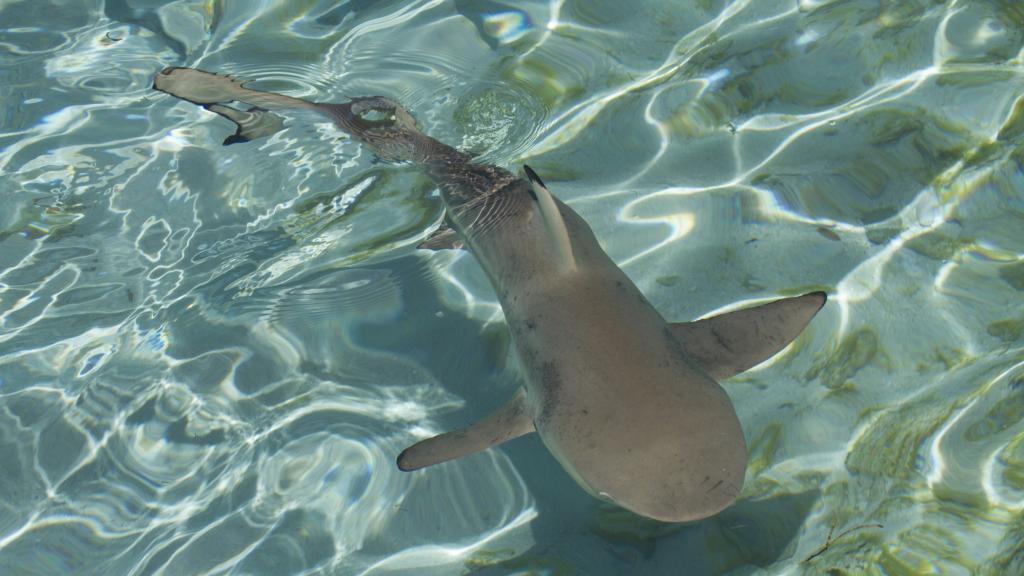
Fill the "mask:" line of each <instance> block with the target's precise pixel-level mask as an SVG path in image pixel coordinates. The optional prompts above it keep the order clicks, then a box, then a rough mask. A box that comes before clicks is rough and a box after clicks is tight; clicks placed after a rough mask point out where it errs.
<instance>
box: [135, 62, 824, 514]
mask: <svg viewBox="0 0 1024 576" xmlns="http://www.w3.org/2000/svg"><path fill="white" fill-rule="evenodd" d="M154 88H155V89H156V90H159V91H162V92H165V93H167V94H170V95H172V96H174V97H176V98H179V99H182V100H186V101H189V102H192V103H194V104H196V105H198V106H203V107H205V108H206V109H208V110H210V111H211V112H214V113H216V114H219V115H220V116H223V117H224V118H227V119H229V120H231V121H232V122H234V123H235V125H236V131H235V134H233V135H231V136H229V137H228V138H227V139H226V140H225V142H224V144H235V143H239V142H247V141H250V140H253V139H256V138H260V137H263V136H268V135H270V134H273V133H275V132H277V131H279V130H281V129H283V127H284V121H283V118H282V117H281V116H280V115H278V112H282V111H288V110H308V111H312V112H315V113H317V114H319V115H320V116H321V117H323V118H325V119H327V120H328V121H331V122H333V123H334V125H335V126H336V127H337V128H338V129H340V130H341V131H343V132H345V133H347V134H348V135H350V136H351V137H352V138H353V139H355V140H356V141H358V142H360V143H361V144H362V145H364V146H367V147H368V148H369V149H370V150H371V151H372V152H373V153H374V154H375V155H376V156H377V157H379V158H381V159H383V160H386V161H395V162H406V163H413V164H415V165H416V166H418V167H419V168H420V169H421V170H422V171H423V172H424V173H425V174H426V175H427V176H429V177H430V178H431V179H432V181H433V182H434V184H435V185H436V186H437V188H438V190H439V191H440V195H441V198H442V200H443V202H444V206H445V220H444V223H443V224H442V225H441V227H440V228H438V229H437V230H436V231H434V233H433V234H432V235H431V236H430V237H429V238H428V239H427V240H426V241H425V242H424V243H423V244H421V247H424V248H431V249H440V248H452V247H458V246H462V247H465V248H467V249H468V250H469V251H470V252H471V253H472V254H473V255H474V256H475V258H476V260H477V261H478V262H479V264H480V266H481V267H482V268H483V270H484V272H485V273H486V275H487V277H488V279H489V281H490V283H491V284H492V286H493V288H494V290H495V293H496V295H497V298H498V301H499V303H500V305H501V308H502V310H503V312H504V316H505V320H506V322H507V325H508V330H509V332H510V334H511V340H512V342H513V348H514V351H515V354H516V356H517V358H518V362H519V369H520V371H521V374H522V385H521V386H520V387H519V388H518V390H517V391H516V392H515V393H514V394H513V395H512V397H511V398H510V399H509V400H508V401H507V402H506V403H505V404H504V405H503V406H502V407H500V408H499V409H497V410H496V411H495V412H493V413H492V414H490V415H488V416H486V417H484V418H482V419H481V420H479V421H477V422H475V423H473V424H470V425H468V426H466V427H465V428H462V429H459V430H453V431H450V432H446V433H443V434H440V435H437V436H434V437H432V438H427V439H424V440H422V441H420V442H418V443H416V444H414V445H412V446H410V447H408V448H406V449H405V450H403V451H402V452H401V453H400V454H399V455H398V456H397V466H398V468H399V469H401V470H403V471H412V470H418V469H421V468H425V467H428V466H432V465H436V464H439V463H442V462H447V461H450V460H453V459H456V458H461V457H464V456H467V455H470V454H474V453H476V452H479V451H482V450H486V449H489V448H491V447H494V446H497V445H499V444H502V443H504V442H507V441H509V440H512V439H514V438H519V437H521V436H524V435H527V434H531V433H536V434H538V435H539V436H540V439H541V441H542V442H543V444H544V445H545V446H546V447H547V449H548V450H549V451H550V452H551V454H552V455H553V456H554V457H555V459H556V460H557V461H558V462H559V463H560V464H561V465H562V467H563V468H564V469H565V470H566V471H567V472H568V474H569V475H570V476H571V477H572V478H573V479H574V480H575V481H576V482H577V483H578V484H579V485H580V486H581V487H583V488H584V489H585V490H586V491H588V492H589V493H591V494H592V495H594V496H596V497H597V498H600V499H602V500H605V501H608V502H612V503H614V504H616V505H618V506H621V507H622V508H625V509H627V510H630V511H632V512H634V513H636V514H639V515H642V516H645V517H648V518H652V519H655V520H660V521H664V522H689V521H695V520H700V519H703V518H707V517H709V516H712V515H714V514H716V513H718V512H720V511H722V510H723V509H725V508H726V507H728V506H729V505H731V504H732V503H733V502H734V501H735V500H736V499H737V497H738V496H739V494H740V491H741V490H742V487H743V483H744V477H745V474H746V467H747V448H746V442H745V438H744V434H743V429H742V426H741V424H740V421H739V418H738V416H737V414H736V410H735V408H734V406H733V403H732V401H731V399H730V397H729V395H728V394H727V393H726V391H725V390H724V389H723V388H722V386H721V385H720V384H719V382H720V381H722V380H725V379H728V378H730V377H732V376H734V375H736V374H739V373H741V372H743V371H745V370H747V369H749V368H752V367H754V366H756V365H758V364H760V363H762V362H764V361H765V360H767V359H769V358H771V357H772V356H774V355H775V354H777V353H778V352H780V351H781V350H782V349H783V348H785V347H786V346H787V345H788V344H789V343H790V342H792V341H793V340H794V339H795V338H796V337H797V336H798V335H799V334H800V333H801V332H802V331H803V330H804V328H805V327H806V326H807V325H808V324H809V323H810V321H811V320H812V319H813V318H814V316H815V315H816V314H817V312H818V311H819V310H820V309H821V308H822V307H823V306H824V305H825V302H826V300H827V296H826V294H825V293H824V292H811V293H808V294H803V295H801V296H795V297H789V298H782V299H778V300H775V301H771V302H768V303H766V304H762V305H759V306H754V307H749V308H745V309H741V310H734V311H729V312H726V313H722V314H718V315H715V316H711V317H707V318H703V319H699V320H696V321H689V322H676V323H670V322H668V321H666V320H665V319H664V318H663V317H662V315H661V314H660V313H659V312H658V311H657V310H656V309H655V307H654V306H653V305H652V304H651V303H650V302H649V301H648V299H647V298H646V297H645V296H644V295H643V293H642V292H641V291H640V290H639V289H638V288H637V286H636V285H635V284H634V283H633V281H632V280H631V279H630V278H629V276H627V275H626V273H625V272H623V271H622V269H620V268H619V267H618V266H617V265H616V264H615V262H613V261H612V259H611V258H610V257H609V256H608V255H607V254H606V253H605V251H604V250H603V249H602V247H601V245H600V243H599V242H598V240H597V238H596V237H595V235H594V233H593V231H592V230H591V228H590V226H588V224H587V223H586V221H585V220H584V219H583V218H582V217H580V215H579V214H577V213H576V212H575V211H574V210H573V209H572V208H570V207H569V206H568V205H566V204H565V203H564V202H562V201H560V200H559V199H558V198H557V197H556V196H554V195H553V194H552V193H551V192H550V190H549V189H548V187H547V186H546V185H545V184H544V182H543V181H542V180H541V178H540V176H539V175H538V174H537V173H536V172H534V171H533V170H532V169H531V168H530V167H529V166H525V165H524V166H523V168H522V172H521V173H518V174H516V173H513V172H511V171H509V170H507V169H504V168H501V167H499V166H495V165H491V164H486V163H481V162H476V161H475V160H474V156H473V155H471V154H469V153H467V152H463V151H460V150H457V149H455V148H453V147H451V146H449V145H447V144H444V143H443V142H440V141H438V140H436V139H434V138H432V137H430V136H428V135H427V134H425V133H424V132H423V131H421V130H420V129H419V127H418V126H417V122H416V120H415V118H414V117H413V116H412V115H411V114H410V113H409V111H408V110H406V109H405V108H404V107H402V105H401V104H400V103H398V102H396V101H395V100H392V99H390V98H388V97H385V96H367V97H358V98H352V99H350V100H349V101H348V102H345V103H318V102H312V101H308V100H304V99H299V98H294V97H291V96H287V95H284V94H277V93H273V92H265V91H260V90H255V89H249V88H247V87H246V85H245V82H244V81H243V80H240V79H238V78H235V77H232V76H228V75H220V74H216V73H211V72H207V71H203V70H199V69H194V68H183V67H172V68H167V69H164V70H162V71H161V72H159V73H158V74H157V75H156V78H155V81H154ZM232 104H233V105H232Z"/></svg>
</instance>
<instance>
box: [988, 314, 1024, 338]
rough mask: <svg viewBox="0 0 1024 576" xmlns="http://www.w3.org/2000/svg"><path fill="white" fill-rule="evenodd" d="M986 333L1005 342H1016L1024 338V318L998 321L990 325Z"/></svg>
mask: <svg viewBox="0 0 1024 576" xmlns="http://www.w3.org/2000/svg"><path fill="white" fill-rule="evenodd" d="M986 331H987V332H988V333H989V335H990V336H995V337H996V338H999V339H1000V340H1002V341H1003V342H1016V341H1018V340H1020V339H1021V336H1024V318H1010V319H1006V320H996V321H995V322H993V323H991V324H989V325H988V327H987V328H986Z"/></svg>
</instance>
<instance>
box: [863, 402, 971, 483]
mask: <svg viewBox="0 0 1024 576" xmlns="http://www.w3.org/2000/svg"><path fill="white" fill-rule="evenodd" d="M955 407H956V406H955V404H954V403H950V404H947V405H945V406H944V405H942V404H941V403H940V402H939V401H938V400H936V401H934V402H927V403H920V404H918V403H915V404H910V405H901V406H899V407H897V408H894V409H892V410H890V411H888V412H885V413H883V414H882V415H880V416H879V417H878V418H877V419H876V420H875V421H874V423H873V424H872V425H871V426H870V427H868V429H867V430H866V431H865V433H864V434H863V435H862V436H861V437H859V438H858V439H857V441H856V443H855V444H854V445H853V447H851V448H850V452H849V454H847V456H846V467H847V468H848V469H849V470H850V472H852V473H856V474H867V475H870V476H879V477H883V478H890V479H895V480H900V481H905V482H906V481H911V479H912V478H914V477H917V476H919V474H920V473H919V472H918V470H917V457H918V452H919V451H920V450H921V447H922V446H923V445H924V443H925V441H926V440H927V439H928V438H929V437H930V436H932V435H933V434H934V433H935V431H936V430H938V428H939V427H940V426H942V424H943V423H944V422H946V420H947V419H948V418H949V417H950V416H951V414H952V412H953V410H954V408H955Z"/></svg>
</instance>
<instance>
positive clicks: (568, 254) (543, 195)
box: [523, 164, 576, 270]
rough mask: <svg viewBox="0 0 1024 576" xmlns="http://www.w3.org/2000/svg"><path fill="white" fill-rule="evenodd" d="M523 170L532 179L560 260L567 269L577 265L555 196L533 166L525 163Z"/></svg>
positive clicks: (538, 204) (532, 188)
mask: <svg viewBox="0 0 1024 576" xmlns="http://www.w3.org/2000/svg"><path fill="white" fill-rule="evenodd" d="M523 171H524V172H526V177H527V178H529V180H530V186H531V194H532V196H533V199H534V201H535V202H536V203H537V208H538V210H539V211H540V214H541V217H542V218H543V219H544V227H545V228H546V229H547V231H548V235H549V236H550V237H551V241H552V243H553V245H554V246H555V251H556V254H557V256H558V259H559V261H560V262H561V263H562V265H563V267H564V268H565V269H567V270H571V269H573V268H575V267H576V259H575V257H574V256H573V254H572V242H571V241H570V240H569V231H568V230H567V229H566V227H565V220H564V219H563V218H562V213H561V212H560V211H559V210H558V206H557V205H556V204H555V199H554V197H552V196H551V192H550V191H548V188H547V186H545V185H544V182H543V181H542V180H541V179H540V176H538V175H537V173H536V172H534V171H533V169H532V168H530V167H529V166H527V165H526V164H523Z"/></svg>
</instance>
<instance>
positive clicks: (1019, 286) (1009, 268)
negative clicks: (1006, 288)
mask: <svg viewBox="0 0 1024 576" xmlns="http://www.w3.org/2000/svg"><path fill="white" fill-rule="evenodd" d="M999 277H1000V278H1002V280H1003V282H1006V283H1007V284H1009V285H1010V286H1012V287H1013V288H1014V290H1020V291H1021V292H1024V261H1021V262H1017V263H1016V264H1007V265H1006V266H1000V267H999Z"/></svg>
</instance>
